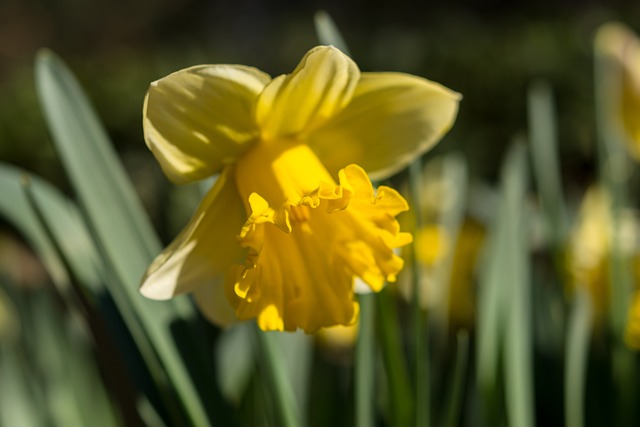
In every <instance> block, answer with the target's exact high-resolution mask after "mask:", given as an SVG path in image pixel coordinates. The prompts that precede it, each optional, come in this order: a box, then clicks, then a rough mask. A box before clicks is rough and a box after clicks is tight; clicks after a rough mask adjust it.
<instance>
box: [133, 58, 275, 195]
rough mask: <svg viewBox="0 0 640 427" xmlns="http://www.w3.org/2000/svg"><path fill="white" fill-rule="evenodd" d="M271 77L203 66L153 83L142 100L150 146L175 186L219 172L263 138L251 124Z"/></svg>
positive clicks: (245, 70) (245, 69)
mask: <svg viewBox="0 0 640 427" xmlns="http://www.w3.org/2000/svg"><path fill="white" fill-rule="evenodd" d="M269 81H270V77H269V76H268V75H267V74H265V73H263V72H261V71H259V70H257V69H255V68H251V67H245V66H240V65H201V66H196V67H191V68H186V69H184V70H181V71H178V72H175V73H173V74H170V75H169V76H167V77H165V78H163V79H160V80H158V81H155V82H153V83H151V86H150V88H149V90H148V92H147V95H146V97H145V101H144V108H143V126H144V134H145V140H146V142H147V145H148V146H149V148H150V149H151V151H152V152H153V154H154V155H155V157H156V158H157V159H158V162H159V163H160V166H161V167H162V169H163V170H164V172H165V173H166V174H167V176H168V177H169V178H170V179H171V180H172V181H174V182H177V183H186V182H191V181H194V180H198V179H201V178H204V177H207V176H209V175H212V174H214V173H216V172H218V171H219V170H220V169H221V168H222V166H223V165H225V164H230V163H232V162H234V161H235V160H237V158H238V156H239V155H240V154H242V153H243V152H244V151H245V150H246V148H247V147H249V146H250V144H251V143H252V142H254V141H255V140H256V138H257V137H258V135H259V131H258V128H257V126H256V124H255V122H254V121H253V115H252V113H253V109H254V108H255V102H256V100H257V97H258V95H259V94H260V92H262V90H263V89H264V87H265V85H266V84H267V83H268V82H269Z"/></svg>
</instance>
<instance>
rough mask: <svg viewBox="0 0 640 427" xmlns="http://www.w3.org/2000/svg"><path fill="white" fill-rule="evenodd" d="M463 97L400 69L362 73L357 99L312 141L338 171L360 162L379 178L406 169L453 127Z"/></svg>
mask: <svg viewBox="0 0 640 427" xmlns="http://www.w3.org/2000/svg"><path fill="white" fill-rule="evenodd" d="M460 98H461V97H460V95H459V94H458V93H456V92H453V91H451V90H449V89H447V88H445V87H443V86H441V85H439V84H437V83H434V82H431V81H429V80H425V79H422V78H419V77H415V76H410V75H406V74H400V73H362V76H361V79H360V82H359V84H358V86H357V87H356V90H355V93H354V95H353V98H352V99H351V102H350V103H349V104H348V105H347V106H346V107H345V108H344V109H343V110H342V112H340V113H339V114H338V115H336V116H335V117H334V118H333V119H332V120H330V121H329V122H327V124H326V125H325V126H322V127H321V128H319V129H317V130H316V131H314V132H313V133H312V134H311V135H310V136H309V138H308V141H307V142H308V144H309V146H311V148H312V149H313V150H314V151H315V152H316V154H317V155H318V157H319V158H320V160H321V161H322V162H323V163H324V165H325V166H327V168H328V169H329V171H330V172H332V173H335V172H337V171H338V170H339V169H340V168H342V167H344V165H347V164H350V163H356V164H358V165H360V166H362V167H363V168H364V169H365V170H367V172H369V175H370V176H371V177H372V178H373V179H381V178H384V177H386V176H389V175H391V174H393V173H395V172H397V171H399V170H401V169H402V168H404V167H405V166H406V165H407V164H408V163H409V162H410V161H411V160H412V159H414V158H415V157H416V156H418V155H420V154H422V153H424V152H425V151H427V150H428V149H429V148H431V147H432V146H433V145H434V144H435V143H436V142H438V140H440V138H442V136H443V135H444V134H445V133H446V132H447V131H448V130H449V129H450V128H451V126H452V125H453V122H454V120H455V117H456V114H457V112H458V104H459V101H460Z"/></svg>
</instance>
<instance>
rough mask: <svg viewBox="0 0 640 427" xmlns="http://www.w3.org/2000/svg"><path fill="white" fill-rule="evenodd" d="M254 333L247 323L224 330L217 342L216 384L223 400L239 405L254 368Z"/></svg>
mask: <svg viewBox="0 0 640 427" xmlns="http://www.w3.org/2000/svg"><path fill="white" fill-rule="evenodd" d="M255 345H256V343H255V333H254V331H253V325H252V324H251V323H249V322H245V323H240V324H238V325H235V326H233V327H230V328H228V329H226V330H225V331H224V332H223V333H222V336H221V337H220V339H219V340H218V342H217V347H216V365H217V376H218V382H219V383H220V388H221V391H222V394H223V395H224V397H225V398H227V399H229V400H230V401H232V402H234V403H236V404H237V403H239V402H240V399H241V398H242V395H243V394H244V392H245V391H246V388H247V386H248V385H249V380H250V379H251V374H252V373H253V371H254V368H255V362H256V361H255V357H256V356H255V352H256V349H255Z"/></svg>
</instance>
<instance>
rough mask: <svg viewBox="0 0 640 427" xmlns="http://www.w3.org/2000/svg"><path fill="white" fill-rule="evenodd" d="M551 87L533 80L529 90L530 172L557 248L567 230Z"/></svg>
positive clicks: (548, 236)
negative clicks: (531, 167)
mask: <svg viewBox="0 0 640 427" xmlns="http://www.w3.org/2000/svg"><path fill="white" fill-rule="evenodd" d="M552 95H553V94H552V92H551V88H550V87H549V84H548V83H546V82H535V83H534V84H533V85H531V87H530V89H529V99H528V110H527V111H528V113H529V137H530V140H531V157H532V163H533V171H534V173H535V180H536V183H537V186H538V191H539V194H540V198H541V201H542V208H543V212H544V214H545V217H546V225H547V230H546V231H547V239H548V240H549V241H550V242H551V243H552V245H553V247H554V249H555V250H556V251H559V250H560V249H561V247H562V245H563V244H564V240H565V238H566V235H567V231H568V224H567V212H566V207H565V205H564V195H563V191H562V181H561V179H560V160H559V159H558V135H557V133H558V130H557V125H556V114H555V108H554V105H553V96H552Z"/></svg>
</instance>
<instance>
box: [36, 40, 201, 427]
mask: <svg viewBox="0 0 640 427" xmlns="http://www.w3.org/2000/svg"><path fill="white" fill-rule="evenodd" d="M36 82H37V88H38V95H39V97H40V102H41V104H42V106H43V110H44V114H45V118H46V119H47V123H48V125H49V128H50V131H51V132H52V135H53V140H54V143H55V146H56V148H57V150H58V152H59V154H60V157H61V159H62V161H63V163H64V165H65V169H66V170H67V172H68V174H69V177H70V179H71V182H72V183H73V185H74V187H75V190H76V191H77V194H78V196H79V199H80V203H81V205H82V207H83V210H84V212H86V215H87V219H88V222H89V225H90V230H91V232H92V233H93V234H94V237H95V241H96V243H97V246H98V249H99V251H100V253H101V255H102V257H103V259H104V261H105V262H106V263H107V269H108V274H109V277H110V280H108V282H107V285H108V286H109V290H110V292H111V294H112V295H113V298H114V300H115V302H116V304H117V305H118V307H119V309H120V311H121V313H122V314H123V317H124V319H125V322H126V323H127V325H128V327H129V329H130V330H131V331H132V334H133V336H134V339H135V340H136V342H137V344H138V346H139V348H140V350H141V352H142V354H143V357H144V358H145V361H146V363H147V364H148V365H149V366H150V369H151V370H152V373H154V377H155V380H156V383H157V385H158V386H159V387H160V388H161V389H162V388H164V387H166V386H168V387H171V388H174V389H175V392H176V394H177V396H178V401H179V404H180V406H181V407H182V408H183V409H184V410H186V414H187V418H188V420H189V421H188V423H189V424H191V425H198V426H205V425H209V424H210V422H209V419H208V416H207V412H206V410H205V407H204V405H203V402H202V400H201V398H200V396H199V393H198V391H197V390H196V386H195V384H194V382H193V380H192V379H191V377H190V375H189V370H188V368H191V369H192V370H194V371H195V372H198V373H197V374H196V375H197V376H198V377H200V378H204V379H205V380H206V376H207V374H208V373H210V369H209V367H207V366H204V365H203V361H202V359H201V356H202V354H206V351H205V350H204V344H202V343H204V342H205V340H202V339H199V338H198V337H193V339H190V340H189V341H190V342H191V343H192V345H193V346H195V347H199V346H200V348H199V349H200V350H201V351H195V352H187V353H185V354H184V355H182V354H181V353H180V348H179V346H178V344H177V343H176V341H175V340H176V337H174V336H173V335H172V328H174V327H175V326H176V324H178V323H181V322H182V320H181V319H183V318H184V317H193V316H195V311H194V309H193V306H192V305H191V304H189V302H188V300H186V299H184V298H181V299H174V300H172V301H166V302H154V301H150V300H147V299H145V298H144V297H142V296H141V295H140V294H139V293H138V286H139V280H140V278H141V276H142V274H143V273H144V271H145V269H146V268H147V266H148V265H149V263H150V262H151V260H152V259H153V257H154V256H155V255H156V254H158V253H159V252H160V244H159V242H158V239H157V237H156V235H155V234H154V232H153V229H152V227H151V225H150V223H149V221H148V219H147V218H146V216H145V214H144V211H143V209H142V207H141V204H140V202H139V200H138V199H137V198H136V196H135V194H134V191H133V186H132V185H131V183H130V182H129V180H128V178H127V176H126V174H125V172H124V170H123V168H122V165H121V163H120V162H119V161H118V158H117V156H116V154H115V153H114V151H113V148H112V146H111V144H110V143H109V140H108V138H107V135H106V133H105V131H104V130H103V128H102V127H101V125H100V122H99V120H98V118H97V116H96V115H95V113H94V112H93V109H92V107H91V105H90V103H89V101H88V100H87V98H86V97H85V95H84V93H83V91H82V89H81V88H80V85H79V84H78V82H77V81H76V80H75V78H74V77H73V76H72V74H71V73H70V71H69V70H68V69H67V67H66V66H65V65H64V64H63V63H62V62H61V61H60V60H59V59H58V58H57V57H56V56H55V55H54V54H53V53H52V52H50V51H41V52H40V53H39V55H38V58H37V62H36ZM189 332H191V330H189ZM181 338H184V336H183V337H181ZM149 348H153V349H154V351H149V350H148V349H149ZM193 353H195V354H193ZM183 356H184V357H185V358H183ZM158 361H159V362H160V363H158ZM159 366H162V369H161V370H158V367H159ZM164 375H166V376H167V377H168V379H169V382H168V383H166V382H165V381H164V379H163V377H164ZM202 385H203V386H204V387H206V386H211V384H209V383H208V382H207V381H203V384H202ZM164 396H165V400H164V404H165V406H166V408H167V409H168V412H169V413H170V414H171V416H172V417H174V419H175V421H176V422H178V423H183V424H184V422H185V421H184V420H182V421H179V420H180V419H181V418H182V417H181V416H180V415H179V413H180V412H181V411H177V410H176V409H177V408H176V405H175V403H176V402H175V400H174V399H173V398H172V397H171V396H170V393H164ZM176 417H177V418H176Z"/></svg>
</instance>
